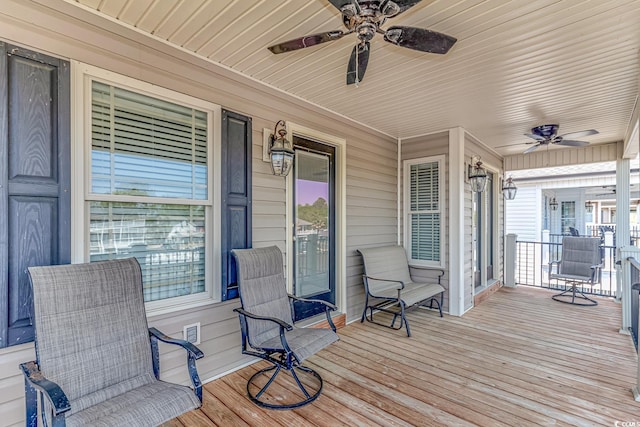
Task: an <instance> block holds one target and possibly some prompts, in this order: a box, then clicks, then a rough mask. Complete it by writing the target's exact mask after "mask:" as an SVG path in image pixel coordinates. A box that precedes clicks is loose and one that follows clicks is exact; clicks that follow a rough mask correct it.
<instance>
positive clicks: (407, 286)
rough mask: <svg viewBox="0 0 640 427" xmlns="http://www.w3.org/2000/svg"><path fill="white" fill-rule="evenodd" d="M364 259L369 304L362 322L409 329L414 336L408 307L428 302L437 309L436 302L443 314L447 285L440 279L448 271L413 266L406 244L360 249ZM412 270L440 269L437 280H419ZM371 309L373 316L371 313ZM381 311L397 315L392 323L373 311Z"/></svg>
mask: <svg viewBox="0 0 640 427" xmlns="http://www.w3.org/2000/svg"><path fill="white" fill-rule="evenodd" d="M358 252H359V253H360V254H361V255H362V260H363V261H364V274H363V279H364V286H365V292H366V296H365V304H364V310H363V311H362V318H361V319H360V321H361V322H364V320H365V319H367V320H368V321H369V322H372V323H376V324H379V325H382V326H387V327H389V328H392V329H402V325H403V324H404V326H405V327H406V328H407V335H408V336H411V330H410V328H409V323H408V321H407V318H406V317H405V312H406V311H407V309H409V308H412V307H418V306H423V307H426V306H427V304H428V307H429V308H433V303H434V302H435V303H436V304H437V306H438V311H439V312H440V317H442V303H443V297H444V290H445V289H444V288H443V287H442V285H441V283H440V280H441V279H442V276H444V271H443V270H440V269H431V268H426V267H415V266H409V262H408V260H407V254H406V252H405V250H404V248H403V247H402V246H383V247H377V248H366V249H358ZM410 268H412V269H426V270H432V271H436V272H439V274H438V277H437V279H434V281H433V282H425V281H424V280H423V281H415V280H413V278H412V276H411V272H410ZM367 311H368V312H369V315H368V316H367ZM378 311H383V312H386V313H391V314H393V319H392V320H391V324H390V325H386V324H382V323H378V322H376V321H374V318H373V314H374V313H375V312H378ZM398 317H400V324H399V325H398V326H397V327H396V326H395V324H396V320H397V318H398Z"/></svg>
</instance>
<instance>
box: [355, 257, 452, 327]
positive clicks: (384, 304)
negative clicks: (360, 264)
mask: <svg viewBox="0 0 640 427" xmlns="http://www.w3.org/2000/svg"><path fill="white" fill-rule="evenodd" d="M410 268H415V269H421V270H429V271H439V272H440V274H438V284H439V285H440V284H441V283H440V281H441V279H442V277H443V276H444V271H443V270H434V269H432V268H421V267H417V266H410ZM362 277H363V280H364V285H365V289H366V292H365V301H364V310H363V311H362V317H361V318H360V322H361V323H362V322H364V321H365V319H366V320H367V321H368V322H371V323H374V324H376V325H380V326H385V327H388V328H391V329H395V330H400V329H402V325H403V324H404V326H405V327H406V328H407V336H409V337H410V336H411V329H410V328H409V322H407V318H406V316H405V313H406V312H407V311H408V310H410V309H412V308H417V307H427V305H426V301H429V306H428V308H433V303H434V302H435V303H436V305H437V306H438V313H439V314H440V317H442V305H443V304H444V292H440V300H439V301H438V300H437V299H436V297H435V295H434V296H431V297H428V298H425V299H424V300H422V301H419V302H418V303H416V304H413V305H412V306H411V307H407V306H406V304H405V302H404V301H403V300H402V290H403V289H404V287H405V284H404V282H403V281H402V280H390V279H379V278H376V277H372V276H367V275H366V274H363V275H362ZM368 280H377V281H380V282H389V283H397V284H399V285H400V289H398V296H397V297H395V298H393V297H385V296H379V295H373V294H372V293H371V292H370V291H369V283H368ZM369 298H374V299H376V300H381V301H380V302H378V303H375V304H369ZM394 305H397V306H398V307H399V309H393V308H390V307H393V306H394ZM367 311H369V316H367ZM379 311H382V312H384V313H389V314H393V318H392V319H391V324H389V325H387V324H384V323H380V322H377V321H375V320H374V319H373V314H374V313H375V312H379ZM398 316H400V324H399V325H398V326H397V327H396V326H395V323H396V319H397V318H398Z"/></svg>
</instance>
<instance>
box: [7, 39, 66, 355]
mask: <svg viewBox="0 0 640 427" xmlns="http://www.w3.org/2000/svg"><path fill="white" fill-rule="evenodd" d="M69 84H70V79H69V63H68V62H66V61H62V60H59V59H57V58H52V57H49V56H46V55H42V54H39V53H36V52H31V51H28V50H25V49H22V48H18V47H15V46H11V45H7V44H5V43H2V42H0V348H1V347H7V346H10V345H16V344H22V343H25V342H28V341H32V340H33V337H34V332H33V325H32V322H31V314H32V305H33V302H32V294H31V286H30V284H29V278H28V275H27V267H29V266H32V265H50V264H67V263H69V262H70V258H71V221H70V218H71V202H70V200H71V199H70V197H71V191H70V171H71V160H70V137H69V124H70V107H69V105H70V104H69V93H70V92H69Z"/></svg>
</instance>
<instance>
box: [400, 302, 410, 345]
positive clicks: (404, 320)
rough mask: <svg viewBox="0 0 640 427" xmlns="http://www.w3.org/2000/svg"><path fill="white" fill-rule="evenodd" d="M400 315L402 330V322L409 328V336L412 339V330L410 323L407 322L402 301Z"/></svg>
mask: <svg viewBox="0 0 640 427" xmlns="http://www.w3.org/2000/svg"><path fill="white" fill-rule="evenodd" d="M400 315H401V316H402V319H401V320H400V327H401V328H402V322H404V326H405V327H406V328H407V336H408V337H411V329H410V328H409V321H407V317H406V316H405V309H404V301H402V300H401V301H400Z"/></svg>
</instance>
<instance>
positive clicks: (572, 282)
mask: <svg viewBox="0 0 640 427" xmlns="http://www.w3.org/2000/svg"><path fill="white" fill-rule="evenodd" d="M554 265H555V266H556V273H554V272H553V266H554ZM601 268H602V255H601V251H600V239H599V238H597V237H569V236H567V237H563V238H562V255H561V259H560V260H558V261H552V262H550V263H549V279H557V280H562V281H564V282H565V284H566V286H569V288H568V289H566V290H565V291H563V292H561V293H559V294H556V295H553V296H552V297H551V298H553V299H554V300H556V301H559V302H564V303H567V304H575V305H586V306H593V305H598V302H597V301H595V300H593V299H591V298H589V297H587V296H586V295H585V294H584V293H583V292H582V291H580V290H579V289H578V287H583V286H584V285H588V286H594V285H596V284H598V283H600V277H601Z"/></svg>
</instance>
